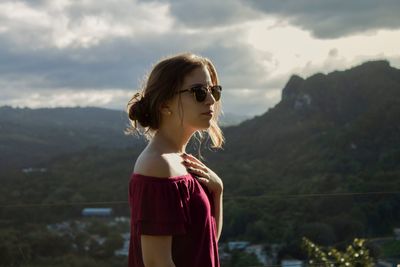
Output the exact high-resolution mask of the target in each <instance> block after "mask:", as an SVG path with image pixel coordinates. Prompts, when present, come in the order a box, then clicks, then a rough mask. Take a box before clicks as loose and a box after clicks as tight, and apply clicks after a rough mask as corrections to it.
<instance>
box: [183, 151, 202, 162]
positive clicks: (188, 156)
mask: <svg viewBox="0 0 400 267" xmlns="http://www.w3.org/2000/svg"><path fill="white" fill-rule="evenodd" d="M182 155H183V156H184V157H186V158H187V159H189V160H193V161H194V162H196V163H198V164H201V165H204V164H203V162H201V161H200V160H198V159H197V158H196V157H195V156H193V155H191V154H186V153H184V154H182Z"/></svg>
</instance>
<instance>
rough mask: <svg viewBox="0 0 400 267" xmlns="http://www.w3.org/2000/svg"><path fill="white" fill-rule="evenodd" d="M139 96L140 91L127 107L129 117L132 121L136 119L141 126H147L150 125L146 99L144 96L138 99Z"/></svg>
mask: <svg viewBox="0 0 400 267" xmlns="http://www.w3.org/2000/svg"><path fill="white" fill-rule="evenodd" d="M139 96H140V93H137V94H135V95H134V97H133V99H135V100H136V101H135V102H134V103H133V104H132V105H131V107H130V108H129V118H130V119H131V120H133V121H138V122H139V123H140V125H142V127H147V126H149V125H150V116H149V113H148V107H147V101H146V99H145V98H144V97H141V98H140V99H138V98H139Z"/></svg>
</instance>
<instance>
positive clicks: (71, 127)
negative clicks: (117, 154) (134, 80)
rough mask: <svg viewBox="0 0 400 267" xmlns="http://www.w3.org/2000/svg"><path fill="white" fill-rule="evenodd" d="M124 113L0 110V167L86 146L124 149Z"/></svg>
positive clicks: (21, 164)
mask: <svg viewBox="0 0 400 267" xmlns="http://www.w3.org/2000/svg"><path fill="white" fill-rule="evenodd" d="M127 123H128V121H127V116H126V113H124V112H122V111H116V110H108V109H102V108H93V107H89V108H41V109H30V108H11V107H8V106H4V107H0V129H1V131H0V147H1V152H2V153H1V154H0V168H6V167H7V168H10V167H19V168H22V167H31V166H35V164H41V163H43V162H46V161H48V160H50V159H51V158H52V157H55V156H58V155H62V154H66V153H73V152H77V151H80V150H82V149H84V148H86V147H90V146H99V147H105V148H107V147H108V148H110V147H126V146H129V145H134V144H135V143H136V142H138V140H137V139H134V138H129V137H127V136H124V134H123V128H124V126H125V125H127Z"/></svg>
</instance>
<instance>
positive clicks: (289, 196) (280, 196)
mask: <svg viewBox="0 0 400 267" xmlns="http://www.w3.org/2000/svg"><path fill="white" fill-rule="evenodd" d="M397 194H400V191H379V192H342V193H314V194H263V195H259V196H229V195H228V196H224V200H230V199H260V198H276V199H298V198H319V197H343V196H360V195H397ZM120 204H128V201H127V200H121V201H91V202H90V201H87V202H67V203H65V202H63V203H48V204H42V203H31V204H27V203H20V204H2V205H0V208H28V207H56V206H58V207H60V206H82V205H120Z"/></svg>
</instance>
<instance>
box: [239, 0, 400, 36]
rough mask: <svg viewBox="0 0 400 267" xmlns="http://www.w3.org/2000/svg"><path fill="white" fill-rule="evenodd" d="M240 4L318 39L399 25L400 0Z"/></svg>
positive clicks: (249, 1) (248, 1) (255, 0)
mask: <svg viewBox="0 0 400 267" xmlns="http://www.w3.org/2000/svg"><path fill="white" fill-rule="evenodd" d="M242 3H246V4H249V5H251V6H252V7H253V8H254V9H256V10H259V11H263V12H264V13H265V14H266V15H269V16H277V17H279V19H280V20H282V21H286V22H288V23H290V24H292V25H296V26H298V27H301V28H303V29H305V30H308V31H310V32H311V33H312V34H313V35H314V36H315V37H317V38H321V39H333V38H338V37H342V36H348V35H351V34H354V33H361V32H371V31H375V30H378V29H398V28H399V27H400V20H399V19H398V13H399V11H400V2H399V1H397V0H381V1H375V0H353V1H346V0H338V1H319V0H296V1H291V0H280V1H258V0H242ZM278 26H279V24H278Z"/></svg>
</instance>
